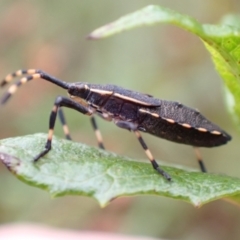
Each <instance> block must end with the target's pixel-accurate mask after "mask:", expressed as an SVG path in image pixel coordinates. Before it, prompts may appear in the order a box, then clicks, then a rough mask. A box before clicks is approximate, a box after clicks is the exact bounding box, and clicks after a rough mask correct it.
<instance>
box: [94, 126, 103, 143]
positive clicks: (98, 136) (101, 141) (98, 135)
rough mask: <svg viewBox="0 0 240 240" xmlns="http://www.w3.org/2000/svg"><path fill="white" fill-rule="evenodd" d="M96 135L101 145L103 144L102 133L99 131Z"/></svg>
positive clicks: (96, 131)
mask: <svg viewBox="0 0 240 240" xmlns="http://www.w3.org/2000/svg"><path fill="white" fill-rule="evenodd" d="M95 134H96V137H97V141H98V142H99V143H103V139H102V134H101V133H100V131H99V130H98V129H97V130H95Z"/></svg>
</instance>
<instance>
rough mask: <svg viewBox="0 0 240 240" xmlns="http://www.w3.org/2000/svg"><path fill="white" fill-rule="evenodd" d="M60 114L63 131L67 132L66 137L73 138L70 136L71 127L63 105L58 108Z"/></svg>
mask: <svg viewBox="0 0 240 240" xmlns="http://www.w3.org/2000/svg"><path fill="white" fill-rule="evenodd" d="M58 116H59V119H60V122H61V124H62V128H63V132H64V134H65V137H66V139H68V140H72V138H71V136H70V132H69V128H68V125H67V123H66V119H65V116H64V114H63V110H62V108H61V107H60V108H59V109H58Z"/></svg>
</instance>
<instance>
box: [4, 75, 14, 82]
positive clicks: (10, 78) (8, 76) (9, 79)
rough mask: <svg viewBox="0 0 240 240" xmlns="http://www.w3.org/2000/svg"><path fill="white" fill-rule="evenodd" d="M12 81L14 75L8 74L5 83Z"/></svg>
mask: <svg viewBox="0 0 240 240" xmlns="http://www.w3.org/2000/svg"><path fill="white" fill-rule="evenodd" d="M12 79H13V75H12V74H8V75H7V76H6V77H5V79H4V81H5V82H10V81H11V80H12Z"/></svg>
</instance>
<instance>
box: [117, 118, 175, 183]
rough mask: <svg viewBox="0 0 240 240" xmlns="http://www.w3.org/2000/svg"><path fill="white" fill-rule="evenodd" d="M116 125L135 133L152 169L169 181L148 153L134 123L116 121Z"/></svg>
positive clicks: (169, 177)
mask: <svg viewBox="0 0 240 240" xmlns="http://www.w3.org/2000/svg"><path fill="white" fill-rule="evenodd" d="M115 123H116V125H117V126H118V127H121V128H124V129H127V130H129V131H133V132H134V133H135V135H136V136H137V138H138V141H139V142H140V144H141V146H142V147H143V149H144V151H145V153H146V155H147V157H148V159H149V160H150V162H151V164H152V166H153V168H154V169H155V170H156V171H157V172H158V173H160V174H161V175H162V176H163V177H164V178H166V179H167V180H168V181H171V176H170V175H169V174H168V173H166V172H165V171H164V170H163V169H161V168H160V166H159V165H158V163H157V162H156V160H155V159H154V157H153V155H152V153H151V152H150V150H149V149H148V147H147V144H146V143H145V142H144V140H143V138H142V136H141V134H140V132H139V131H138V130H137V126H136V124H134V123H131V122H126V121H117V122H115Z"/></svg>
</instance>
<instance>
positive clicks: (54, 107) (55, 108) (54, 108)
mask: <svg viewBox="0 0 240 240" xmlns="http://www.w3.org/2000/svg"><path fill="white" fill-rule="evenodd" d="M57 109H58V108H57V106H56V105H54V106H53V109H52V111H53V112H55V113H56V112H57Z"/></svg>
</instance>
